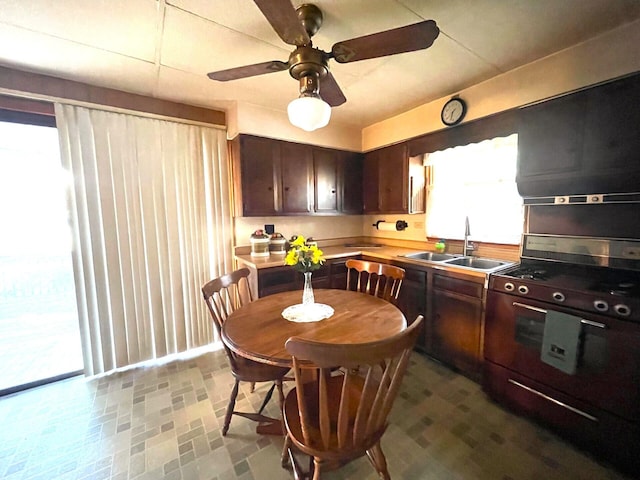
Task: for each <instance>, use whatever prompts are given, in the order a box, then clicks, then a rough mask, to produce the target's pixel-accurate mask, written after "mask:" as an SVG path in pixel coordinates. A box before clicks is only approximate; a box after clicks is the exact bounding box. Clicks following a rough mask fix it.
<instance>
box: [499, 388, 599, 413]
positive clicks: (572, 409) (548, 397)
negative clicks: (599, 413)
mask: <svg viewBox="0 0 640 480" xmlns="http://www.w3.org/2000/svg"><path fill="white" fill-rule="evenodd" d="M508 381H509V383H511V384H512V385H515V386H516V387H520V388H522V389H524V390H526V391H527V392H531V393H533V394H534V395H538V396H539V397H541V398H544V399H545V400H548V401H550V402H552V403H555V404H556V405H558V406H560V407H563V408H566V409H567V410H571V411H572V412H573V413H577V414H578V415H581V416H583V417H584V418H587V419H589V420H591V421H592V422H597V421H598V419H597V418H596V417H594V416H593V415H589V414H588V413H586V412H583V411H582V410H578V409H577V408H575V407H572V406H571V405H567V404H566V403H563V402H561V401H560V400H556V399H555V398H552V397H550V396H549V395H545V394H544V393H542V392H539V391H537V390H534V389H533V388H531V387H527V386H526V385H523V384H522V383H520V382H516V381H515V380H513V379H512V378H509V379H508Z"/></svg>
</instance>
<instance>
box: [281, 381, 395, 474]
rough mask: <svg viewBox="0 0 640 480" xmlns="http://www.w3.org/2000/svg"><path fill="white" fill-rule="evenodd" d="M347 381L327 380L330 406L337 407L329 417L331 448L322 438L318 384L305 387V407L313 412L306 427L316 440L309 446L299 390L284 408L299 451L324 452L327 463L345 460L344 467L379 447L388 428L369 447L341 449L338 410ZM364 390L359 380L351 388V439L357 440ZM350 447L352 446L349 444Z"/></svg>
mask: <svg viewBox="0 0 640 480" xmlns="http://www.w3.org/2000/svg"><path fill="white" fill-rule="evenodd" d="M343 380H344V377H343V376H342V375H335V376H332V377H329V378H328V380H327V392H328V395H327V396H328V398H329V401H328V404H329V405H335V406H336V408H335V409H332V410H331V411H330V413H329V422H330V430H331V437H330V439H329V447H328V448H325V447H324V445H322V441H321V435H320V425H319V422H318V420H319V418H320V415H319V412H318V409H319V402H318V398H319V394H318V388H317V384H316V383H309V384H307V385H305V404H306V405H307V408H308V412H309V423H308V424H307V425H305V428H306V429H307V430H308V432H310V435H309V437H310V438H311V439H312V440H311V442H309V444H307V443H305V442H304V437H303V433H302V425H301V423H300V410H299V407H298V397H297V389H296V388H293V389H291V390H290V391H289V393H288V394H287V396H286V398H285V402H284V408H283V416H284V421H285V424H286V427H287V430H288V432H289V436H290V438H291V440H292V441H293V443H294V444H295V445H296V447H297V448H299V449H300V450H301V451H302V452H304V453H306V454H307V455H311V456H318V453H319V452H322V454H321V456H322V458H323V459H325V460H341V462H340V463H341V464H344V463H346V462H345V459H355V458H358V457H361V456H362V455H364V454H365V452H366V450H368V449H369V448H371V447H372V446H373V445H375V444H376V443H377V442H378V441H379V439H380V437H382V434H383V433H384V431H385V430H386V424H385V428H383V429H381V430H380V431H379V432H376V434H374V435H371V436H370V437H369V438H368V440H369V442H367V443H366V444H365V445H360V446H358V447H357V448H353V447H351V448H349V446H344V445H343V446H340V445H339V444H338V437H337V435H336V432H337V431H338V429H337V428H336V427H337V423H338V418H337V416H338V408H337V406H338V405H339V404H340V398H341V396H342V390H343ZM363 387H364V379H362V378H359V379H357V380H356V381H355V382H353V383H352V384H351V385H350V388H349V392H348V398H349V406H350V408H349V415H348V425H349V426H348V428H347V438H349V439H352V438H353V429H354V424H355V417H356V412H357V408H358V403H359V398H360V396H361V395H362V389H363ZM349 443H350V442H349Z"/></svg>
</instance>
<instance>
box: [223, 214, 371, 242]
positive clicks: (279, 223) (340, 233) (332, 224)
mask: <svg viewBox="0 0 640 480" xmlns="http://www.w3.org/2000/svg"><path fill="white" fill-rule="evenodd" d="M267 224H272V225H274V227H275V231H276V232H278V233H281V234H282V235H284V237H285V238H287V239H289V238H290V237H291V235H294V234H299V235H304V236H305V237H313V238H315V239H327V238H346V237H361V236H362V235H363V232H362V225H363V223H362V216H361V215H341V216H331V217H322V216H291V217H289V216H282V217H236V219H235V233H236V243H235V244H236V246H242V245H249V237H250V236H251V234H252V233H253V232H255V231H256V230H257V229H264V226H265V225H267Z"/></svg>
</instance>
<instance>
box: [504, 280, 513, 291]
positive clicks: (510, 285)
mask: <svg viewBox="0 0 640 480" xmlns="http://www.w3.org/2000/svg"><path fill="white" fill-rule="evenodd" d="M515 288H516V287H515V285H514V284H513V283H511V282H507V283H505V284H504V289H505V290H506V291H507V292H513V291H514V290H515Z"/></svg>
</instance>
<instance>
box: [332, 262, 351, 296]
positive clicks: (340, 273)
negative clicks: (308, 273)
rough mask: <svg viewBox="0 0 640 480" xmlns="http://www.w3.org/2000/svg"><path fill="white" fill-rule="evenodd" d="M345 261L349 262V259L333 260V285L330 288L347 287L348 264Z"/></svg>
mask: <svg viewBox="0 0 640 480" xmlns="http://www.w3.org/2000/svg"><path fill="white" fill-rule="evenodd" d="M352 258H355V257H352ZM345 263H347V259H341V260H332V261H331V265H330V268H331V286H330V287H329V288H338V289H340V290H346V289H347V266H346V265H345Z"/></svg>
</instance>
